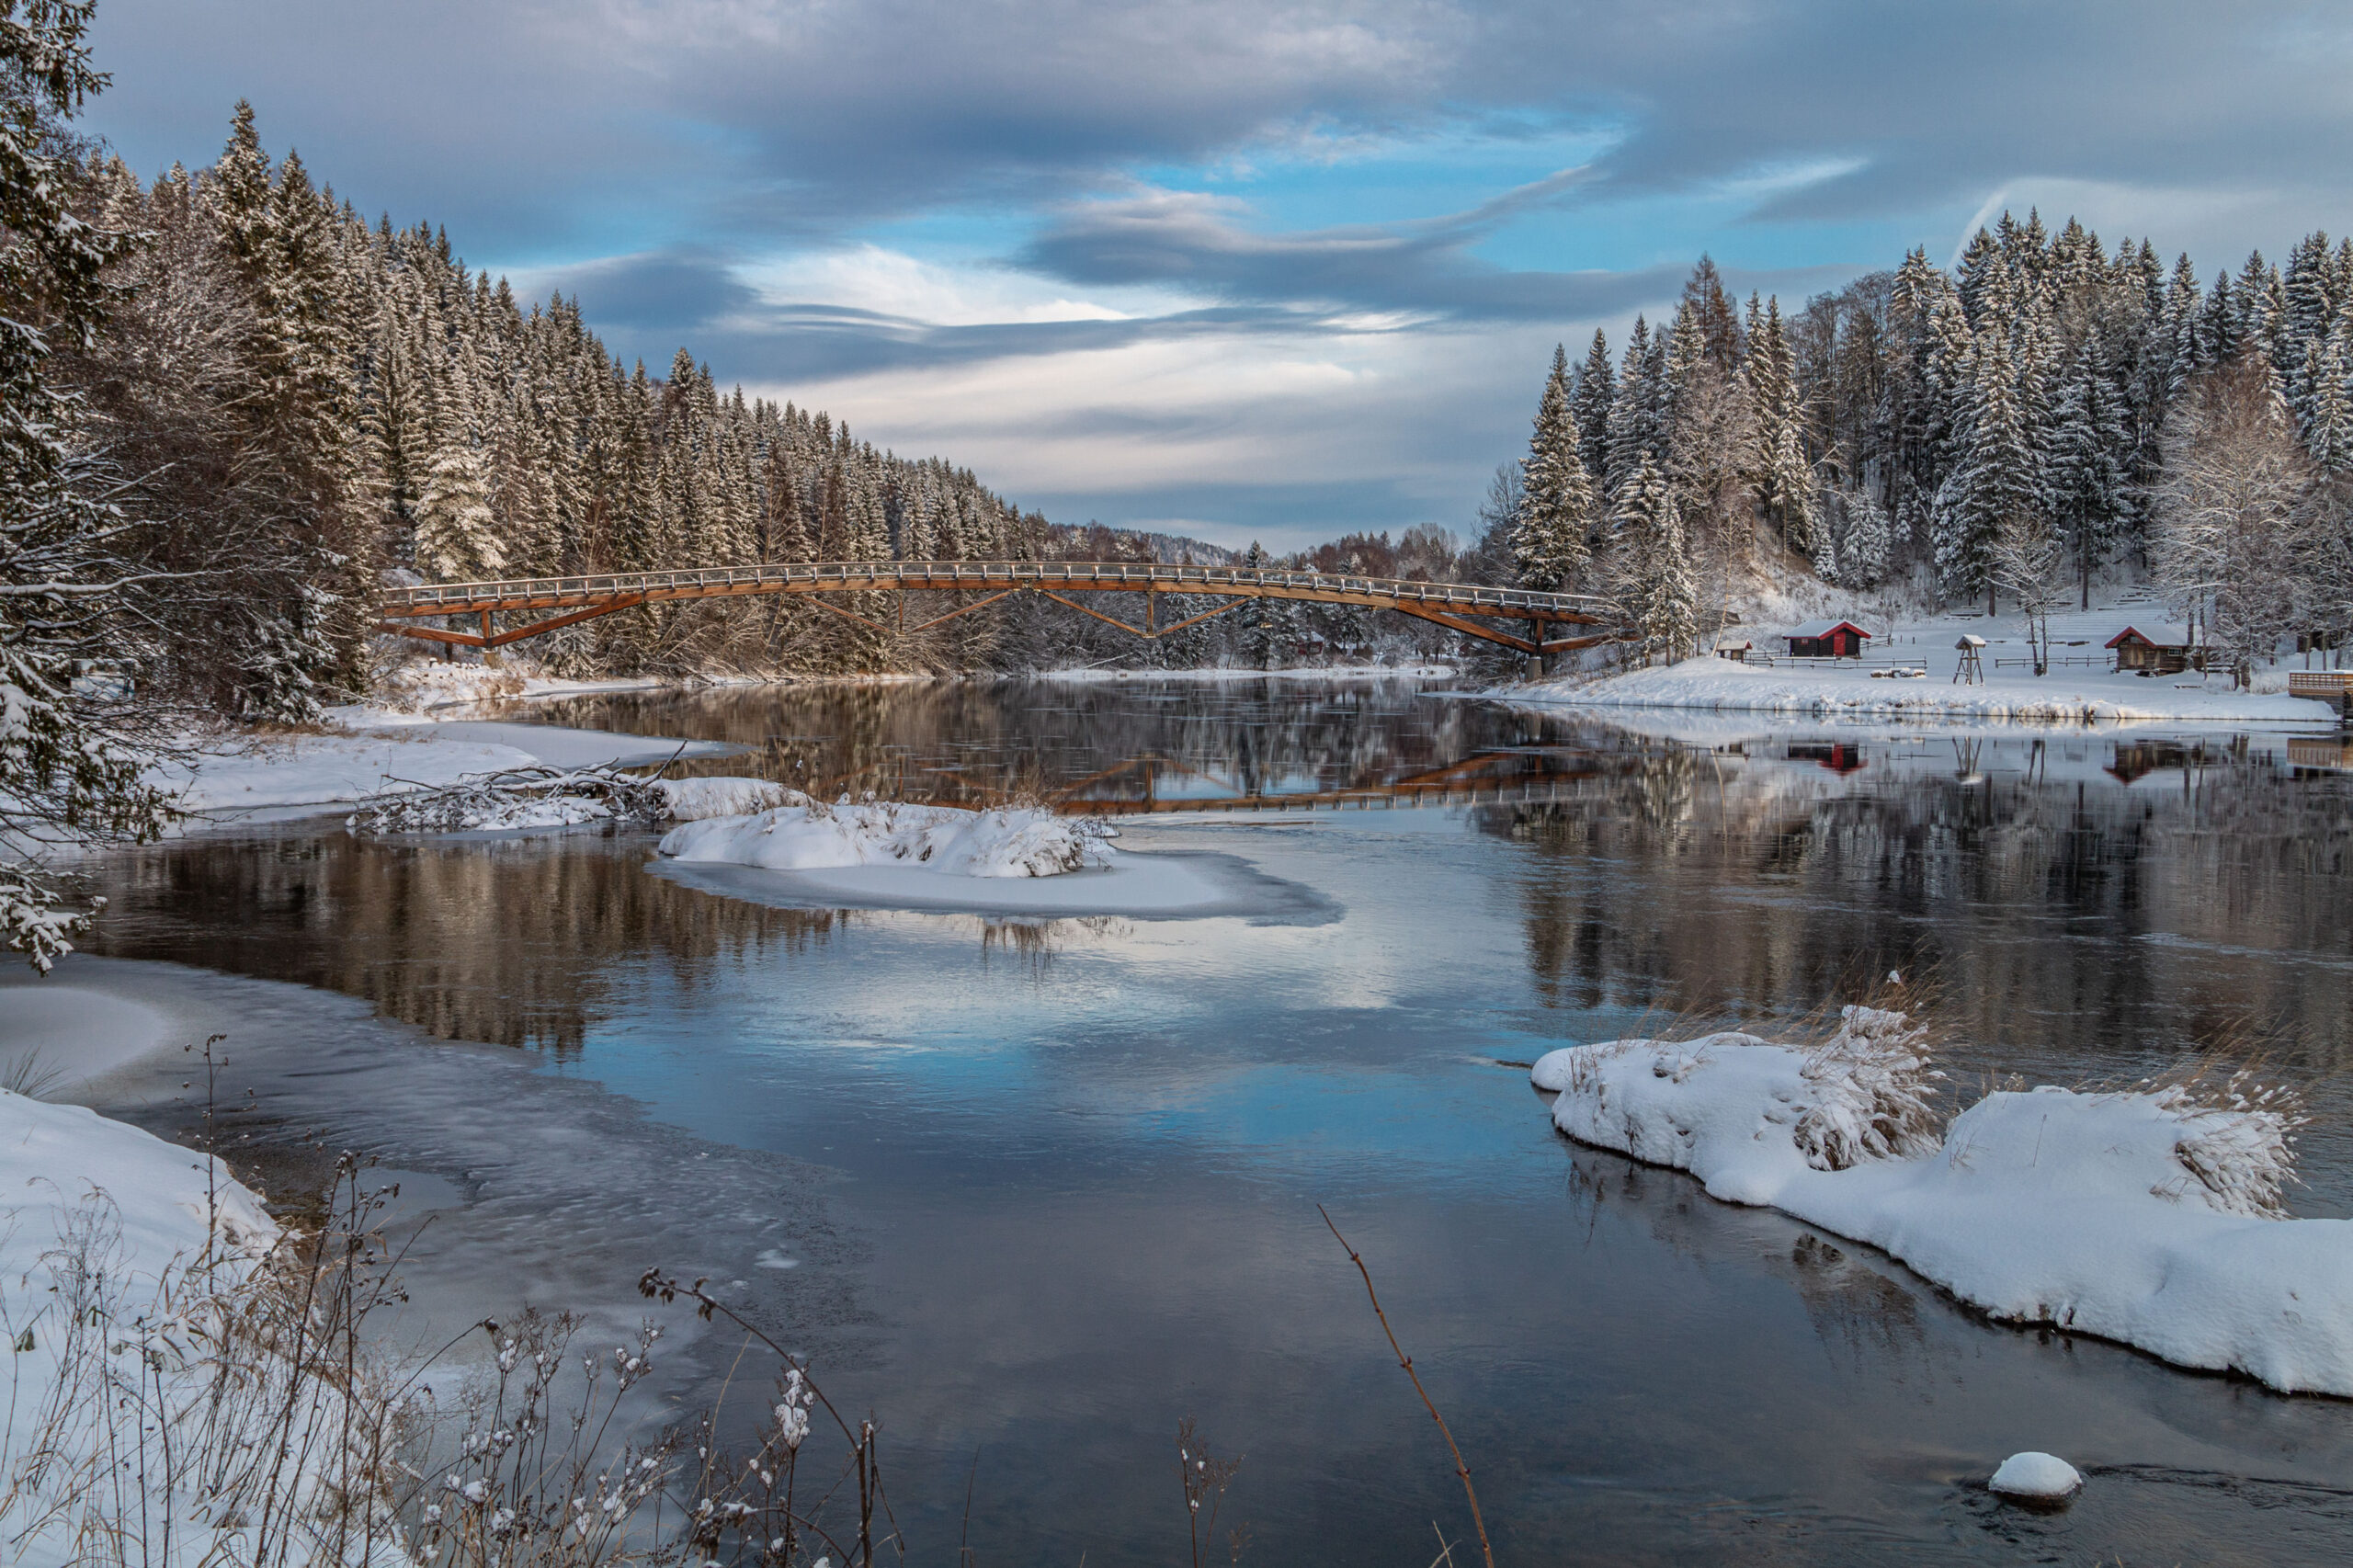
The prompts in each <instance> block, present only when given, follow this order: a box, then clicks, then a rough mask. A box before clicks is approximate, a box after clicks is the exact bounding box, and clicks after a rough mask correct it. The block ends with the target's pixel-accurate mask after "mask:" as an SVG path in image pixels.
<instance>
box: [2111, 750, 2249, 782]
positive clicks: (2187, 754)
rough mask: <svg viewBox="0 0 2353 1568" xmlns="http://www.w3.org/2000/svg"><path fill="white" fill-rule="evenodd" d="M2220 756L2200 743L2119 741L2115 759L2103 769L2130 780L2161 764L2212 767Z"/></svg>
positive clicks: (2149, 771) (2186, 767) (2154, 769)
mask: <svg viewBox="0 0 2353 1568" xmlns="http://www.w3.org/2000/svg"><path fill="white" fill-rule="evenodd" d="M2221 760H2222V758H2221V757H2220V756H2218V755H2217V754H2215V753H2213V752H2211V751H2209V750H2207V749H2206V747H2205V746H2203V745H2184V744H2181V743H2180V742H2179V741H2120V742H2118V743H2117V746H2116V760H2115V761H2113V762H2111V763H2109V765H2108V767H2107V769H2106V771H2107V772H2109V774H2111V775H2113V776H2114V777H2115V778H2118V779H2120V780H2121V781H2122V782H2124V783H2127V784H2130V783H2131V782H2132V781H2133V780H2134V779H2136V778H2147V777H2148V776H2149V775H2150V774H2152V773H2154V772H2156V771H2157V770H2158V769H2159V768H2161V767H2177V768H2180V769H2182V770H2183V771H2185V772H2186V771H2188V769H2190V768H2192V767H2213V766H2214V765H2215V764H2217V763H2219V762H2220V761H2221Z"/></svg>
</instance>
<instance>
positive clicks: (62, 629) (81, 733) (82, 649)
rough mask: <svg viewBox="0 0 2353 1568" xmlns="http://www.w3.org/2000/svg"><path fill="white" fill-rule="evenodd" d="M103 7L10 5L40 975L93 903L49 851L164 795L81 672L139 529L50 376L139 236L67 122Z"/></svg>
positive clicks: (5, 936)
mask: <svg viewBox="0 0 2353 1568" xmlns="http://www.w3.org/2000/svg"><path fill="white" fill-rule="evenodd" d="M90 12H91V6H90V5H89V4H87V3H86V0H84V3H78V4H77V3H74V0H21V3H19V0H0V225H5V227H6V234H7V244H6V245H5V246H0V942H5V943H6V946H7V948H8V949H9V950H10V951H13V952H19V953H23V954H24V955H26V957H27V958H28V960H30V961H31V963H32V965H33V967H34V968H35V969H37V970H40V971H44V972H46V971H48V969H49V968H50V967H51V964H53V963H54V962H55V961H56V959H57V957H58V955H59V954H61V953H63V952H65V951H67V950H68V949H69V948H70V946H71V941H70V938H71V937H72V936H73V934H74V932H75V931H76V930H78V929H79V928H80V927H81V926H82V925H83V924H84V923H85V921H86V920H87V918H88V916H87V915H77V914H70V913H67V912H66V911H64V910H63V908H62V907H61V899H60V895H59V892H58V890H57V888H56V886H55V884H54V883H53V882H52V881H51V879H50V878H49V877H48V875H47V874H46V873H45V871H44V869H43V868H42V865H41V863H40V855H41V854H42V846H44V845H45V844H50V843H54V842H57V841H59V840H64V839H82V840H87V839H91V838H99V839H107V838H112V839H142V838H146V837H150V836H152V835H153V834H155V833H156V832H157V831H158V830H159V827H160V825H161V822H162V819H163V814H164V810H163V801H162V800H161V798H160V797H159V795H158V794H157V792H156V791H155V790H153V789H151V788H149V787H148V786H146V785H144V784H142V782H141V778H142V774H143V773H144V770H145V767H146V761H147V759H146V757H145V756H144V755H143V754H142V749H141V748H140V746H139V745H138V744H136V743H135V741H134V739H133V737H132V733H131V729H130V725H129V721H128V716H127V715H125V714H124V713H123V712H122V711H121V710H120V707H119V704H117V703H115V702H114V701H112V700H110V699H108V698H107V697H105V696H102V695H100V694H99V693H97V692H95V691H92V690H90V689H89V688H87V687H85V689H84V690H83V691H76V690H75V689H74V664H75V662H76V661H77V660H83V659H91V660H101V661H107V660H111V659H112V658H113V657H114V656H116V655H117V654H118V653H119V650H120V647H121V644H120V643H119V642H118V640H117V639H118V637H119V632H120V631H121V626H120V624H119V621H118V619H117V616H116V612H117V611H118V610H119V608H121V596H122V595H123V593H124V592H125V590H126V589H127V588H128V587H129V586H131V584H129V583H128V582H126V578H127V577H129V576H131V575H133V574H131V573H130V572H128V571H127V569H126V567H125V565H124V558H125V554H126V547H127V545H128V543H129V536H130V533H131V528H132V525H131V523H130V522H129V521H127V520H126V519H125V518H124V517H122V516H121V514H120V513H119V512H118V511H117V510H116V509H114V508H113V507H112V506H107V505H103V504H101V503H98V502H97V501H94V500H92V499H90V498H89V495H88V494H87V491H88V489H91V488H95V487H96V483H95V482H96V478H97V476H95V475H94V474H93V473H92V472H91V464H90V460H89V457H88V454H87V453H86V451H85V449H83V448H82V447H81V445H80V442H79V440H78V437H77V436H76V427H77V424H78V422H79V418H80V415H81V410H80V407H79V405H78V403H76V401H75V400H74V399H73V398H71V397H69V396H66V395H64V394H63V393H61V392H60V391H59V390H58V389H57V388H56V387H55V386H54V385H53V384H52V381H51V367H50V360H51V354H52V352H53V351H55V350H56V349H58V348H59V347H64V346H69V345H71V346H77V347H88V346H89V345H90V344H91V343H92V342H93V341H94V340H95V338H96V336H97V333H98V331H99V328H100V327H101V325H102V324H103V323H104V320H105V316H106V310H107V306H108V294H109V290H108V286H107V284H106V282H105V280H104V273H105V270H106V268H107V267H108V266H109V265H110V264H112V263H115V262H117V261H119V260H120V259H121V258H122V257H123V256H126V255H127V254H128V253H129V252H130V250H131V245H132V244H133V240H132V237H131V235H128V234H125V233H120V232H110V231H108V230H106V229H102V228H98V227H95V226H93V225H92V224H90V223H88V222H85V221H84V220H83V219H82V218H80V217H79V216H77V215H76V214H75V213H74V210H73V208H72V205H71V202H72V197H73V189H74V180H73V170H72V168H71V167H70V165H68V163H67V160H66V159H65V158H64V157H63V155H62V154H61V153H59V152H58V151H57V150H56V141H57V138H56V136H55V134H54V133H55V132H57V131H60V130H62V128H63V126H64V124H65V122H66V121H67V120H69V119H71V118H72V116H73V115H74V114H75V113H76V112H77V111H78V110H79V109H80V108H81V107H82V105H83V103H84V101H85V99H87V98H88V97H91V96H92V95H94V94H96V93H97V92H98V91H99V89H101V88H102V87H104V86H105V85H106V78H105V77H104V76H102V75H100V74H98V73H97V71H95V70H93V69H92V68H91V65H90V59H89V50H88V45H87V43H86V41H85V35H86V33H87V30H88V28H89V22H90Z"/></svg>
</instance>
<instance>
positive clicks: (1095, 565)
mask: <svg viewBox="0 0 2353 1568" xmlns="http://www.w3.org/2000/svg"><path fill="white" fill-rule="evenodd" d="M878 591H879V592H897V593H902V594H904V593H910V592H915V593H940V592H945V593H983V594H989V595H991V596H992V597H996V596H1002V595H1004V594H1008V593H1017V592H1023V591H1029V592H1035V593H1039V594H1043V595H1046V596H1047V597H1057V596H1058V595H1059V594H1063V593H1141V594H1143V595H1145V596H1146V605H1147V608H1146V612H1145V624H1144V625H1142V626H1131V625H1129V624H1128V623H1127V622H1125V621H1120V620H1114V619H1112V618H1111V617H1108V616H1105V615H1102V614H1100V613H1099V612H1098V611H1096V610H1092V609H1087V608H1086V606H1084V605H1073V606H1072V608H1075V609H1079V610H1083V611H1085V613H1086V614H1088V615H1093V616H1095V617H1096V618H1097V619H1101V620H1107V621H1109V622H1110V623H1111V624H1113V625H1115V626H1119V627H1121V628H1122V629H1124V630H1126V631H1132V632H1135V633H1136V634H1137V635H1139V636H1142V637H1158V636H1162V635H1165V633H1166V632H1168V631H1174V630H1176V628H1175V627H1156V626H1154V624H1153V611H1152V609H1151V608H1150V605H1151V601H1152V600H1153V599H1154V597H1157V596H1160V595H1163V594H1185V595H1203V596H1209V597H1225V598H1228V599H1232V600H1233V601H1235V603H1236V604H1238V603H1239V602H1240V601H1242V600H1245V599H1252V598H1273V599H1292V600H1299V601H1303V602H1308V603H1318V604H1343V605H1358V606H1362V607H1364V608H1371V609H1393V610H1399V611H1402V612H1404V614H1407V615H1412V616H1416V617H1418V618H1420V619H1425V620H1432V621H1436V622H1438V624H1440V625H1443V626H1449V627H1452V628H1453V629H1454V630H1456V631H1464V632H1467V633H1469V634H1471V635H1472V636H1475V637H1483V638H1485V639H1487V640H1488V641H1490V642H1503V643H1506V644H1508V645H1510V646H1513V647H1517V648H1521V649H1524V650H1526V651H1528V652H1530V653H1535V652H1538V651H1540V648H1543V649H1552V648H1558V647H1563V646H1570V645H1575V644H1581V643H1583V642H1587V641H1601V640H1605V639H1574V640H1570V641H1568V642H1544V641H1542V636H1541V628H1542V627H1544V626H1548V625H1561V626H1594V627H1599V626H1612V625H1614V624H1615V623H1617V622H1618V621H1619V620H1620V619H1622V616H1621V614H1620V610H1619V609H1618V607H1617V606H1615V605H1614V604H1612V603H1610V602H1609V601H1608V600H1607V599H1601V598H1597V597H1592V596H1590V595H1585V594H1552V593H1543V592H1540V591H1537V590H1535V589H1529V588H1494V587H1484V586H1479V585H1471V584H1464V583H1419V582H1406V581H1403V580H1400V579H1397V578H1392V577H1360V576H1352V575H1345V574H1330V573H1319V572H1280V571H1266V570H1262V569H1258V568H1254V567H1246V566H1165V565H1160V564H1156V563H1154V564H1145V563H1138V562H1094V561H853V562H813V563H803V562H777V563H769V564H766V565H759V566H699V567H689V568H686V569H683V570H679V571H672V572H607V573H596V574H585V575H581V576H571V577H530V578H522V579H517V580H515V581H511V582H495V583H426V584H422V585H417V586H415V587H404V588H388V589H385V590H384V591H383V595H382V597H381V599H380V601H379V608H380V610H381V614H382V617H383V620H384V626H383V628H382V629H383V630H385V631H396V632H401V633H404V634H406V635H408V636H413V637H423V638H427V639H430V640H431V641H434V642H458V643H463V644H466V645H468V646H474V647H483V646H488V647H498V646H503V645H504V644H506V643H508V642H518V641H520V640H521V639H523V638H526V637H533V636H537V635H539V634H540V633H541V632H546V631H554V630H555V629H556V628H557V627H559V626H568V625H572V624H574V623H575V622H577V621H581V620H585V619H590V618H591V617H593V616H597V615H603V614H606V613H608V612H609V611H612V610H616V609H625V608H632V607H635V606H638V605H648V604H662V603H672V602H676V601H680V600H688V599H709V598H732V597H747V596H752V595H764V594H796V595H817V594H833V593H855V592H878ZM818 602H819V603H824V601H823V600H819V601H818ZM1062 602H1063V603H1069V601H1068V600H1063V601H1062ZM826 608H831V609H835V610H836V613H840V614H845V615H850V616H851V618H852V619H858V620H861V621H866V622H867V624H869V625H874V626H877V627H878V628H879V627H881V623H880V622H875V621H871V620H870V619H868V618H867V617H864V616H859V615H856V614H854V613H853V612H851V611H847V610H841V609H839V607H836V606H832V605H827V606H826ZM977 608H980V606H979V605H978V604H973V605H969V606H967V607H965V609H977ZM1225 608H1233V606H1232V605H1229V606H1227V607H1225ZM965 609H958V610H955V611H952V612H950V614H949V615H943V616H938V617H934V618H933V619H931V620H930V621H926V622H924V623H923V624H924V625H933V624H937V623H938V621H941V620H947V619H953V617H954V616H956V615H961V614H963V613H965ZM550 610H556V611H571V612H574V613H570V614H561V615H556V616H553V617H551V618H550V619H542V620H540V621H537V622H534V623H533V624H530V625H528V626H521V627H515V628H511V629H509V630H507V631H501V632H495V633H494V632H493V631H491V629H490V622H489V619H488V618H489V617H490V616H492V615H494V614H511V613H514V612H517V611H542V612H544V611H550ZM1210 613H1211V614H1216V613H1219V612H1218V611H1211V612H1210ZM460 615H461V616H480V617H482V618H483V631H482V633H481V634H479V635H476V634H473V633H470V632H457V631H441V630H438V629H430V628H426V627H422V626H419V625H416V624H415V623H416V622H418V621H420V620H423V619H431V618H436V617H442V616H460ZM902 616H903V617H904V608H903V609H902ZM1472 616H1476V617H1481V618H1488V619H1506V620H1516V621H1522V622H1535V623H1537V625H1538V628H1539V634H1538V637H1537V638H1533V639H1531V638H1526V637H1517V636H1513V635H1510V634H1508V633H1505V632H1501V631H1496V630H1495V628H1493V627H1486V626H1481V625H1479V624H1478V623H1477V622H1475V621H1472V620H1470V619H1464V618H1466V617H1472ZM1193 619H1205V618H1203V617H1195V618H1193ZM1178 624H1180V625H1182V624H1188V622H1180V623H1178ZM882 629H883V630H888V629H887V628H882ZM918 629H919V628H918ZM1612 635H1614V633H1613V634H1612Z"/></svg>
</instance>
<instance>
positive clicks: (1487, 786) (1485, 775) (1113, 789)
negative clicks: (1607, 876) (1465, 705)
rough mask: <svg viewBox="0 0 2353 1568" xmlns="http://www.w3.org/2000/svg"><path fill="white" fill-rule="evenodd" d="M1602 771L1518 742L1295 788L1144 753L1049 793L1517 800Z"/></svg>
mask: <svg viewBox="0 0 2353 1568" xmlns="http://www.w3.org/2000/svg"><path fill="white" fill-rule="evenodd" d="M1601 771H1602V769H1601V768H1600V767H1598V766H1597V764H1596V763H1595V761H1594V760H1593V758H1592V757H1591V756H1590V755H1589V754H1587V753H1585V752H1581V751H1567V750H1563V749H1560V748H1555V747H1526V748H1521V747H1514V748H1511V749H1507V750H1500V751H1490V752H1482V753H1480V754H1478V755H1476V756H1468V757H1464V758H1462V759H1461V761H1458V762H1450V763H1448V764H1446V765H1445V766H1444V767H1431V768H1425V769H1423V770H1422V771H1420V772H1416V773H1411V774H1407V775H1404V776H1403V777H1400V778H1382V779H1365V780H1358V781H1355V782H1351V783H1348V784H1345V785H1336V786H1326V785H1323V784H1321V783H1320V782H1319V781H1316V780H1313V779H1311V778H1302V779H1300V780H1299V781H1298V783H1297V785H1296V787H1291V788H1284V787H1280V786H1278V787H1275V788H1267V787H1264V786H1261V787H1258V788H1248V787H1245V786H1244V785H1241V784H1237V783H1235V782H1233V780H1232V779H1230V778H1225V777H1223V776H1222V775H1221V774H1219V773H1217V772H1214V771H1212V770H1211V769H1208V768H1204V767H1194V766H1192V765H1190V764H1188V763H1183V762H1179V761H1177V760H1176V758H1174V757H1170V756H1163V755H1161V754H1160V753H1157V752H1146V753H1143V754H1141V755H1139V756H1131V757H1129V758H1127V759H1126V760H1125V761H1122V762H1119V763H1115V764H1113V765H1112V766H1111V767H1107V768H1104V769H1102V770H1101V771H1099V772H1097V773H1095V774H1092V775H1089V776H1088V777H1087V778H1081V779H1077V780H1075V781H1074V782H1072V783H1069V784H1066V785H1063V787H1062V788H1060V789H1058V790H1051V791H1050V792H1049V793H1048V795H1047V797H1046V799H1047V801H1048V803H1049V804H1051V806H1052V807H1053V808H1054V809H1055V810H1056V811H1058V812H1068V813H1072V814H1084V815H1089V816H1143V815H1154V814H1162V813H1170V812H1313V811H1349V810H1355V811H1370V810H1373V809H1376V808H1400V807H1414V806H1449V805H1465V806H1470V805H1519V804H1533V803H1540V802H1547V801H1565V800H1567V799H1568V798H1569V796H1570V793H1571V790H1572V789H1573V788H1574V785H1576V784H1577V783H1578V782H1579V781H1580V780H1584V779H1588V778H1596V777H1597V776H1598V775H1599V774H1600V773H1601Z"/></svg>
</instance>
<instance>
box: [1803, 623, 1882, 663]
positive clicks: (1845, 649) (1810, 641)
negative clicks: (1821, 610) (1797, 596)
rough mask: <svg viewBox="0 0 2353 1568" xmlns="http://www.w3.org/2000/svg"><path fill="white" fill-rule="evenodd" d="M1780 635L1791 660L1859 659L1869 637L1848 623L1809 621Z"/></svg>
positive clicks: (1866, 633) (1868, 633)
mask: <svg viewBox="0 0 2353 1568" xmlns="http://www.w3.org/2000/svg"><path fill="white" fill-rule="evenodd" d="M1781 635H1783V636H1784V637H1787V638H1788V639H1789V640H1790V658H1792V659H1859V658H1861V657H1862V656H1863V644H1864V643H1866V642H1870V636H1871V634H1870V632H1868V631H1864V630H1863V629H1862V628H1861V627H1859V626H1857V625H1856V624H1855V623H1854V622H1853V621H1851V620H1809V621H1807V622H1806V623H1805V624H1804V625H1803V626H1801V627H1797V628H1795V629H1794V630H1791V631H1785V632H1783V633H1782V634H1781Z"/></svg>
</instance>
